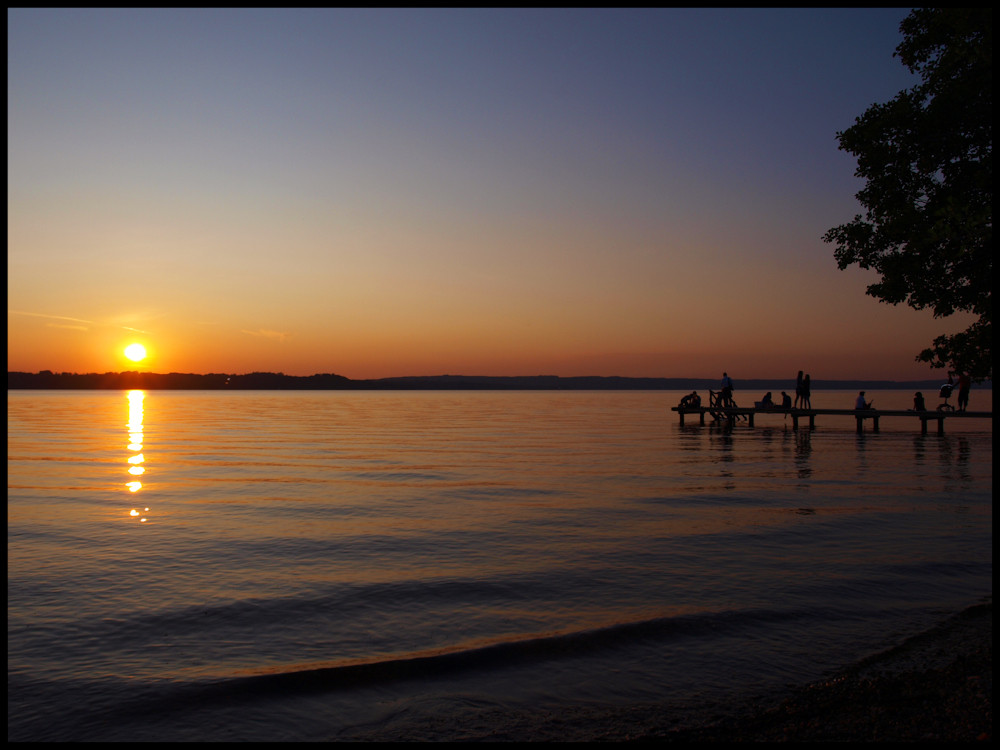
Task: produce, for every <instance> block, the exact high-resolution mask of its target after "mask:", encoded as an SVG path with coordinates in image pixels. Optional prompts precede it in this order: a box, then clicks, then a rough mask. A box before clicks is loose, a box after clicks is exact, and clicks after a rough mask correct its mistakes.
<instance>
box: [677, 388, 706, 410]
mask: <svg viewBox="0 0 1000 750" xmlns="http://www.w3.org/2000/svg"><path fill="white" fill-rule="evenodd" d="M678 406H679V407H681V408H682V409H689V408H697V407H699V406H701V396H699V395H698V391H691V392H690V393H689V394H688V395H686V396H685V397H684V398H682V399H681V402H680V403H679V404H678Z"/></svg>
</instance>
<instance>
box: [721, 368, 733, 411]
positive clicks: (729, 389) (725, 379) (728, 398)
mask: <svg viewBox="0 0 1000 750" xmlns="http://www.w3.org/2000/svg"><path fill="white" fill-rule="evenodd" d="M722 403H723V405H725V406H732V405H733V381H732V380H731V379H730V377H729V373H728V372H724V373H722Z"/></svg>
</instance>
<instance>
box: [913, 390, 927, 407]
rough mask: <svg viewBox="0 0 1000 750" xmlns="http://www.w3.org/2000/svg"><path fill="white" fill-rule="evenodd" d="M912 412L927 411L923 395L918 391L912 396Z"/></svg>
mask: <svg viewBox="0 0 1000 750" xmlns="http://www.w3.org/2000/svg"><path fill="white" fill-rule="evenodd" d="M913 411H927V407H926V406H925V405H924V394H922V393H921V392H920V391H917V392H916V393H914V394H913Z"/></svg>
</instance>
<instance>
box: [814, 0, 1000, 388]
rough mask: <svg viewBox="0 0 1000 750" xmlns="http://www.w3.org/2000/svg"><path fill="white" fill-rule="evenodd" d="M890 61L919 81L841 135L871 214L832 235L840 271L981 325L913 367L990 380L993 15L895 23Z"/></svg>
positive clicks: (935, 13)
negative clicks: (865, 276) (868, 275)
mask: <svg viewBox="0 0 1000 750" xmlns="http://www.w3.org/2000/svg"><path fill="white" fill-rule="evenodd" d="M900 31H901V32H902V34H903V36H904V39H903V41H902V42H901V43H900V45H899V46H898V47H897V48H896V52H895V56H896V57H899V58H900V60H901V61H902V63H903V64H904V65H905V66H906V67H907V68H909V69H910V71H911V72H913V73H915V74H916V75H918V76H920V79H921V83H919V84H918V85H916V86H914V87H913V88H911V89H907V90H905V91H902V92H900V93H899V94H897V95H896V97H895V98H893V99H892V100H891V101H889V102H887V103H885V104H875V105H873V106H871V107H870V108H869V109H868V110H867V111H866V112H865V113H864V114H862V115H861V117H859V118H857V119H856V120H855V124H854V125H853V126H852V127H850V128H848V129H847V130H845V131H843V132H840V133H837V138H838V140H839V141H840V149H841V150H843V151H847V152H848V153H851V154H853V155H854V156H856V157H857V160H858V167H857V170H856V171H855V175H856V176H858V177H862V178H864V179H865V180H866V181H867V184H866V185H865V187H864V188H863V189H862V190H861V191H860V192H859V193H858V194H857V198H858V200H859V201H860V202H861V204H862V206H864V208H865V210H866V214H865V216H863V217H862V216H861V215H858V216H855V217H854V220H853V221H851V222H850V223H848V224H843V225H841V226H838V227H834V228H833V229H831V230H829V231H828V232H827V233H826V234H825V235H824V236H823V239H824V241H826V242H830V243H835V244H836V246H837V247H836V250H835V252H834V256H835V257H836V259H837V265H838V267H839V268H840V269H841V270H844V269H845V268H847V267H848V266H850V265H852V264H857V265H858V266H859V267H861V268H865V269H873V270H875V271H876V272H878V273H879V274H880V275H881V280H880V281H878V282H876V283H874V284H871V285H870V286H869V287H868V289H867V293H868V294H869V295H871V296H872V297H875V298H877V299H880V300H882V301H883V302H887V303H889V304H893V305H896V304H899V303H900V302H906V304H908V305H909V306H910V307H913V308H915V309H917V310H922V309H928V308H929V309H931V310H932V311H933V313H934V317H936V318H942V317H947V316H949V315H952V314H953V313H955V312H959V311H961V312H967V313H972V314H973V315H975V316H976V317H977V320H976V321H975V322H974V323H973V324H972V325H971V326H970V327H969V328H968V329H966V330H965V331H963V332H960V333H956V334H953V335H942V336H939V337H937V338H936V339H935V340H934V342H933V346H931V347H930V348H927V349H925V350H923V351H922V352H920V353H919V354H918V355H917V357H916V359H917V360H918V361H922V362H928V363H930V366H931V367H948V368H949V369H952V370H956V371H964V372H968V373H969V374H970V376H971V377H972V379H973V380H975V381H977V382H979V381H982V380H987V379H992V377H993V358H992V340H993V300H992V282H993V257H992V254H993V104H992V102H993V65H992V64H993V11H992V9H990V8H954V9H944V8H925V9H917V10H914V11H913V12H911V13H910V15H909V16H907V17H906V19H904V20H903V22H902V24H901V25H900Z"/></svg>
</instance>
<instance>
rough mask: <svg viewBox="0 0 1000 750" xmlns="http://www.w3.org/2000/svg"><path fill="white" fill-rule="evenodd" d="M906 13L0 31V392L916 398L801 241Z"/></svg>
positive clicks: (68, 14) (863, 314)
mask: <svg viewBox="0 0 1000 750" xmlns="http://www.w3.org/2000/svg"><path fill="white" fill-rule="evenodd" d="M907 13H908V11H907V10H906V9H899V8H895V9H864V8H858V9H850V8H839V9H661V10H655V9H639V10H573V9H565V10H532V9H511V10H488V9H469V10H462V9H433V10H427V9H424V10H421V9H413V10H403V9H373V10H350V9H301V10H294V9H292V10H266V9H260V10H254V9H243V10H241V9H223V10H199V9H163V10H127V9H117V10H116V9H108V10H88V9H30V10H29V9H13V10H10V9H9V10H8V14H7V18H8V32H7V34H8V52H7V61H8V73H7V84H8V94H7V126H8V136H7V159H8V166H7V189H8V197H7V210H8V229H7V269H8V282H7V294H8V323H7V334H8V348H7V362H8V370H14V371H26V372H37V371H39V370H43V369H48V370H53V371H55V372H81V373H83V372H109V371H114V372H117V371H121V370H135V369H141V370H148V371H152V372H161V373H167V372H192V373H211V372H215V373H245V372H253V371H267V372H284V373H286V374H290V375H311V374H314V373H336V374H339V375H344V376H347V377H349V378H380V377H393V376H406V375H440V374H453V375H456V374H460V375H541V374H544V375H562V376H575V375H605V376H612V375H619V376H632V377H692V378H703V377H720V376H721V373H722V371H723V370H726V371H728V372H729V374H730V375H731V376H733V377H734V378H735V379H740V378H744V379H745V378H794V377H795V373H796V372H797V371H799V370H804V371H805V372H808V373H810V374H811V376H812V379H813V380H824V379H841V378H872V379H895V380H906V379H923V378H933V377H935V376H937V375H939V374H940V371H932V370H930V369H929V367H928V366H927V365H926V364H919V363H916V362H915V361H914V357H915V356H916V354H917V353H918V352H919V351H920V350H921V349H923V348H925V347H927V346H929V345H930V343H931V341H932V340H933V338H934V337H935V336H938V335H940V334H943V333H953V332H956V331H959V330H962V329H964V328H965V327H966V326H967V324H968V323H967V321H966V320H965V319H964V318H962V317H961V316H953V317H952V318H948V319H941V320H935V319H934V318H933V317H932V316H931V314H930V313H929V312H923V311H915V310H913V309H911V308H909V307H906V306H905V305H904V306H898V307H892V306H889V305H886V304H884V303H881V302H879V301H877V300H876V299H874V298H872V297H869V296H867V295H866V294H865V288H866V286H867V285H868V284H870V283H872V282H874V281H875V280H876V277H875V276H874V275H873V274H872V273H871V272H867V271H863V270H861V269H858V268H856V267H852V268H849V269H847V270H845V271H841V270H839V269H838V268H837V265H836V261H835V260H834V257H833V251H834V246H832V245H829V244H827V243H824V242H823V241H822V236H823V234H824V233H825V232H826V231H827V230H828V229H830V228H832V227H834V226H837V225H839V224H843V223H846V222H848V221H850V220H851V219H852V218H853V217H854V216H855V215H856V214H858V213H862V212H863V210H862V208H861V207H860V205H859V204H858V202H857V200H856V199H855V197H854V196H855V194H856V193H857V192H858V190H860V189H861V187H862V186H863V183H862V182H861V181H860V180H859V179H858V178H856V177H855V176H854V170H855V167H856V162H855V160H854V157H853V156H851V155H850V154H847V153H844V152H842V151H839V150H838V148H837V146H838V144H837V140H836V133H837V132H838V131H841V130H844V129H846V128H848V127H850V126H851V125H852V124H853V123H854V120H855V118H856V117H858V116H860V115H861V114H862V113H863V112H864V111H865V110H866V109H867V108H868V107H869V106H871V105H872V104H875V103H880V102H884V101H888V100H889V99H891V98H892V97H893V96H894V95H895V94H896V93H898V92H899V91H900V90H902V89H905V88H909V87H910V86H913V85H914V84H915V83H916V79H915V78H914V77H913V76H912V75H911V74H910V73H909V72H908V71H907V70H906V68H904V67H903V65H902V64H901V63H900V62H899V60H898V59H897V58H894V57H893V52H894V50H895V48H896V46H897V45H898V44H899V42H900V41H901V35H900V33H899V24H900V21H902V19H903V18H904V17H905V16H906V15H907ZM130 343H141V344H143V345H144V346H145V347H146V350H147V357H146V359H145V360H143V361H141V362H140V363H138V364H135V363H132V362H130V361H129V360H127V359H125V357H124V356H123V354H122V352H123V350H124V348H125V346H126V345H128V344H130Z"/></svg>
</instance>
